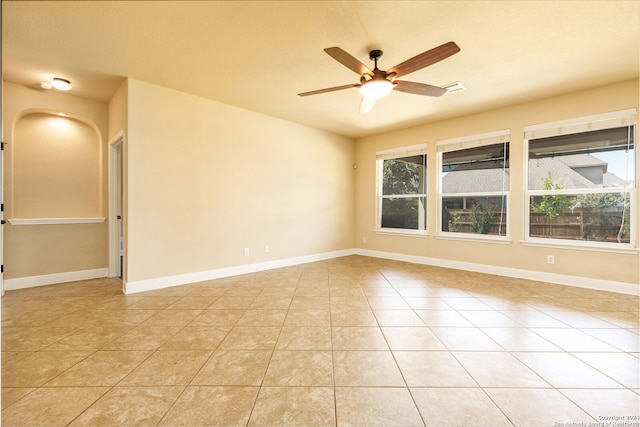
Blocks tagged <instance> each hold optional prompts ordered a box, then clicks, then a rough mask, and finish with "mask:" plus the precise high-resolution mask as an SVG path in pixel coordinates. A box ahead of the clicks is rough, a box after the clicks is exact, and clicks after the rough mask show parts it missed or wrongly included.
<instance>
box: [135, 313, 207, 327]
mask: <svg viewBox="0 0 640 427" xmlns="http://www.w3.org/2000/svg"><path fill="white" fill-rule="evenodd" d="M201 313H202V310H175V309H174V310H169V309H167V310H162V311H161V312H159V313H158V314H156V315H154V316H152V317H150V318H149V319H147V320H145V321H144V322H143V323H142V326H186V325H187V324H189V322H191V321H192V320H193V319H195V318H196V317H198V316H199V315H200V314H201Z"/></svg>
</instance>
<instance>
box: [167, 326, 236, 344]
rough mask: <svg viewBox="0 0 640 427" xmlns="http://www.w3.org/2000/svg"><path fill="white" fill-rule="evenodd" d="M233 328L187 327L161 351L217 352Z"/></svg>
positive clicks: (173, 337)
mask: <svg viewBox="0 0 640 427" xmlns="http://www.w3.org/2000/svg"><path fill="white" fill-rule="evenodd" d="M230 330H231V327H229V326H224V327H222V326H221V327H215V326H210V327H207V326H187V327H185V328H183V329H181V330H180V331H179V332H178V333H177V334H175V335H174V336H172V337H171V338H170V339H169V340H168V341H167V342H165V343H164V344H163V345H162V346H161V347H160V348H159V350H215V349H216V348H218V345H220V343H221V342H222V340H223V339H224V338H225V337H226V336H227V334H228V333H229V331H230Z"/></svg>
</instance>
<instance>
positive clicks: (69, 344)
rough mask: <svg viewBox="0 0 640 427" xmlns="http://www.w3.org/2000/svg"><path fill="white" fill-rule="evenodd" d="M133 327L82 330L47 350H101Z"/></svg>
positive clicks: (93, 327)
mask: <svg viewBox="0 0 640 427" xmlns="http://www.w3.org/2000/svg"><path fill="white" fill-rule="evenodd" d="M131 328H133V326H113V325H109V326H92V327H87V328H81V329H78V330H76V331H74V332H73V333H71V334H69V335H67V336H65V337H64V338H62V339H60V340H58V341H57V342H55V343H53V344H51V345H50V346H48V347H46V348H45V349H46V350H48V351H51V350H99V349H101V348H103V347H104V346H106V345H107V344H109V343H110V342H112V341H114V340H115V339H116V338H119V337H121V336H122V335H124V334H125V333H127V332H128V331H129V330H131Z"/></svg>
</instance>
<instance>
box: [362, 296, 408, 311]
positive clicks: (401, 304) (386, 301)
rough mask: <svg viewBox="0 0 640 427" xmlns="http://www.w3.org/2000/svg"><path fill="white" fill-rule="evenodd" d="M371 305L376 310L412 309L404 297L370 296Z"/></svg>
mask: <svg viewBox="0 0 640 427" xmlns="http://www.w3.org/2000/svg"><path fill="white" fill-rule="evenodd" d="M367 299H368V300H369V305H370V306H371V308H372V309H374V310H410V309H411V307H409V304H407V302H406V301H405V300H404V298H402V297H368V298H367Z"/></svg>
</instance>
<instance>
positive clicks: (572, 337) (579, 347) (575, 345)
mask: <svg viewBox="0 0 640 427" xmlns="http://www.w3.org/2000/svg"><path fill="white" fill-rule="evenodd" d="M532 331H533V332H535V333H536V334H538V335H540V336H541V337H543V338H544V339H546V340H547V341H550V342H552V343H553V344H555V345H556V346H558V347H560V348H561V349H563V350H565V351H578V352H582V351H586V352H592V353H597V352H602V351H612V352H617V351H620V350H619V349H617V348H615V347H612V346H610V345H609V344H607V343H605V342H603V341H601V340H599V339H597V338H594V337H592V336H590V335H588V334H586V333H584V332H582V331H580V330H578V329H572V328H571V329H570V328H534V329H532Z"/></svg>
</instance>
